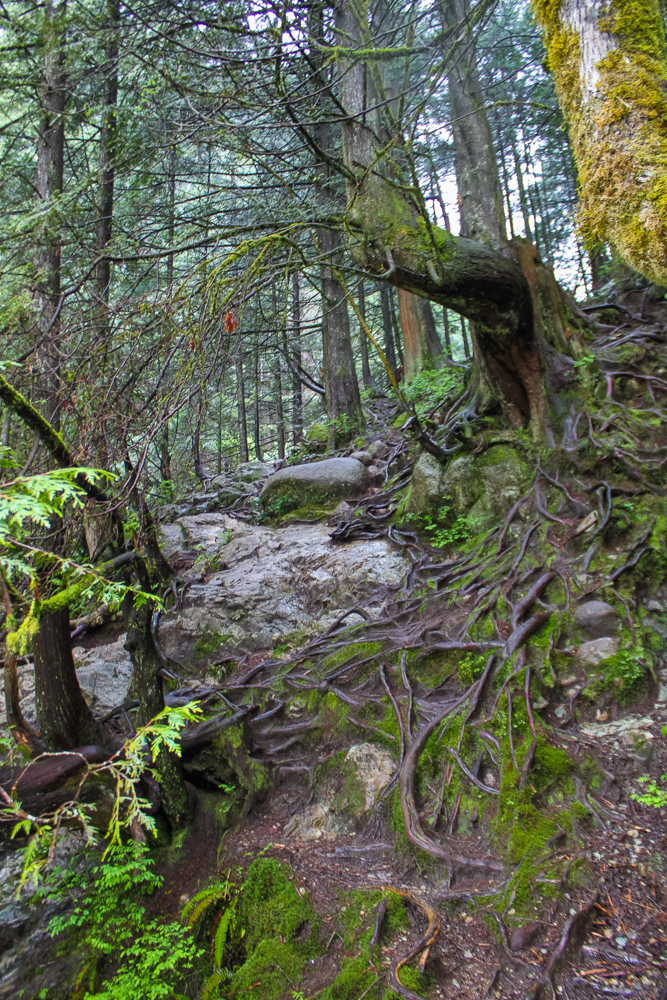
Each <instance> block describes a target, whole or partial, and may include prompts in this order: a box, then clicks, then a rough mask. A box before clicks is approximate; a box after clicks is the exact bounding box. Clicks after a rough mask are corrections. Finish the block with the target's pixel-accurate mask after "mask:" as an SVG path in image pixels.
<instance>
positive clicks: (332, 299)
mask: <svg viewBox="0 0 667 1000" xmlns="http://www.w3.org/2000/svg"><path fill="white" fill-rule="evenodd" d="M320 245H321V250H322V254H323V256H324V257H325V258H326V259H327V260H328V261H330V262H331V263H332V264H334V265H335V264H337V263H338V262H339V257H340V254H339V253H337V252H336V251H337V249H338V247H339V245H340V238H339V236H338V233H337V232H335V231H334V230H332V229H325V230H324V231H323V232H322V236H321V238H320ZM320 275H321V285H322V353H323V362H324V387H325V391H326V395H325V397H324V402H325V407H326V411H327V418H328V435H329V439H328V445H329V448H336V447H339V446H340V445H341V444H346V443H347V442H348V441H349V440H350V438H352V437H354V435H355V434H358V433H359V431H360V430H361V429H362V428H363V427H364V426H365V420H364V414H363V410H362V408H361V397H360V396H359V383H358V382H357V372H356V370H355V367H354V356H353V354H352V340H351V338H350V319H349V315H348V311H347V297H346V295H345V292H344V291H343V288H342V286H341V284H340V282H339V281H338V279H337V277H336V276H335V274H334V271H333V269H332V267H331V266H329V265H327V264H323V265H322V266H321V268H320Z"/></svg>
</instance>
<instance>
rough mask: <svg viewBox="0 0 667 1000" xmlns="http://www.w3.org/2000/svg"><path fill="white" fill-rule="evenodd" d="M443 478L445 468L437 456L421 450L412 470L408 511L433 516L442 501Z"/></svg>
mask: <svg viewBox="0 0 667 1000" xmlns="http://www.w3.org/2000/svg"><path fill="white" fill-rule="evenodd" d="M444 478H445V470H444V469H443V467H442V465H441V464H440V462H439V461H438V460H437V458H435V457H434V456H433V455H430V454H429V453H428V452H427V451H425V452H422V454H421V455H420V456H419V458H418V459H417V462H416V464H415V467H414V469H413V470H412V487H411V489H410V499H409V500H408V504H407V509H408V512H409V513H410V514H421V515H428V516H430V517H434V516H435V515H436V514H437V510H438V507H440V506H441V505H442V503H443V492H444Z"/></svg>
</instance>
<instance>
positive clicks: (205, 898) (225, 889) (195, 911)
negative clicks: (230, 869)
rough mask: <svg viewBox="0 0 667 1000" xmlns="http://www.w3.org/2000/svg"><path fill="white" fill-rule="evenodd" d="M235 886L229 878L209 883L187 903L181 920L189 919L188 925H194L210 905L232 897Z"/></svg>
mask: <svg viewBox="0 0 667 1000" xmlns="http://www.w3.org/2000/svg"><path fill="white" fill-rule="evenodd" d="M233 889H234V887H233V886H232V884H231V883H230V881H229V878H227V879H226V880H225V882H224V883H220V882H218V883H216V884H215V885H209V886H207V888H206V889H202V890H201V892H198V893H197V894H196V895H195V896H193V897H192V899H191V900H189V902H187V903H186V904H185V906H184V907H183V910H182V912H181V920H187V922H188V927H193V926H194V924H196V923H197V921H198V920H199V919H200V917H201V916H202V915H203V914H204V913H205V912H206V910H207V909H208V908H209V906H212V905H213V904H214V903H223V902H226V901H227V900H228V899H230V897H231V895H232V892H233Z"/></svg>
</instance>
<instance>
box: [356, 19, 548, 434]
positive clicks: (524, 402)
mask: <svg viewBox="0 0 667 1000" xmlns="http://www.w3.org/2000/svg"><path fill="white" fill-rule="evenodd" d="M336 28H337V32H338V35H339V38H340V40H341V43H342V44H343V45H345V46H347V47H348V51H349V47H350V46H351V45H352V46H358V47H359V48H362V46H363V45H368V44H370V32H369V28H368V9H367V7H364V6H363V5H362V4H359V5H355V6H354V7H352V6H351V5H349V4H345V5H340V6H339V7H337V8H336ZM370 68H371V70H372V62H371V63H370ZM375 85H376V88H377V91H378V97H379V103H380V104H382V105H384V106H385V108H386V107H387V105H386V96H387V95H386V94H385V93H384V90H383V87H382V83H381V80H380V79H379V77H378V75H377V74H376V79H375ZM338 95H339V99H340V101H341V103H342V105H343V107H344V108H345V110H346V113H347V116H348V117H347V118H346V120H345V122H344V124H343V157H344V162H345V167H346V168H347V172H348V184H347V194H348V210H347V226H348V230H349V233H350V237H351V244H352V250H353V253H354V255H355V257H356V259H357V260H358V262H359V263H360V264H361V265H362V266H363V267H364V268H366V269H367V270H369V271H371V272H373V273H374V274H377V275H381V276H383V277H384V278H385V279H386V280H388V281H390V282H392V283H393V284H394V285H396V286H397V287H399V288H403V289H406V290H407V291H409V292H413V293H414V294H417V295H421V296H423V297H425V298H428V299H432V300H433V301H435V302H439V303H441V304H442V305H445V306H447V307H449V308H450V309H454V310H455V311H456V312H458V313H461V314H463V315H465V316H467V317H468V318H469V319H471V320H473V322H474V324H475V331H476V336H477V344H478V346H479V350H480V352H481V354H482V356H483V359H484V365H485V368H486V370H487V372H488V377H489V379H490V381H491V383H492V385H493V388H494V391H495V392H496V394H497V396H498V398H499V399H500V400H501V401H502V403H503V405H504V409H505V412H506V414H507V419H508V421H509V423H510V425H511V426H514V427H522V426H526V425H527V424H530V425H531V427H532V431H533V435H534V437H536V438H542V437H543V435H544V429H545V428H547V427H548V426H549V413H548V405H547V393H546V388H545V377H544V367H543V362H542V357H541V354H540V350H539V344H538V339H537V337H536V334H535V327H534V320H533V303H532V297H531V294H530V288H529V286H528V282H527V281H526V278H525V276H524V275H523V273H522V272H521V270H520V268H519V267H517V265H516V264H515V263H514V261H512V260H511V259H508V257H505V256H504V255H503V254H502V253H500V252H499V251H497V250H495V249H493V248H492V247H490V246H487V245H485V244H484V243H481V242H478V241H475V240H470V239H467V238H462V237H458V238H457V237H455V236H453V235H452V234H451V233H449V232H446V231H445V230H442V229H439V228H437V227H435V226H434V225H433V224H432V223H431V221H430V218H429V215H428V212H427V210H426V206H425V204H424V202H423V198H422V197H421V193H420V191H419V190H418V188H417V187H416V186H415V185H414V184H413V183H412V178H411V177H410V176H406V173H405V155H404V152H403V151H402V150H400V149H399V146H398V143H399V141H400V140H399V139H397V138H394V139H393V140H392V142H391V143H389V144H385V145H383V146H382V148H380V144H379V142H378V139H377V137H378V136H380V135H382V134H383V129H382V127H381V122H380V120H379V117H378V115H379V112H378V111H376V110H373V109H370V110H369V109H368V108H367V107H366V101H365V88H364V63H363V61H361V60H356V61H355V60H353V59H351V58H350V56H349V55H348V54H347V53H346V52H342V53H341V55H340V56H339V61H338ZM376 106H377V105H376ZM386 113H390V112H389V111H387V112H386ZM393 134H394V136H395V135H396V127H395V125H394V127H393ZM397 179H398V180H397Z"/></svg>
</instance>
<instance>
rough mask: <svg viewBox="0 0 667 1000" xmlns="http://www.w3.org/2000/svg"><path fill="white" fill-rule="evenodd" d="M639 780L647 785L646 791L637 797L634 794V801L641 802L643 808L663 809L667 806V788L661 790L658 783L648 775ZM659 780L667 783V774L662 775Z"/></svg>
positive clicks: (632, 796)
mask: <svg viewBox="0 0 667 1000" xmlns="http://www.w3.org/2000/svg"><path fill="white" fill-rule="evenodd" d="M637 780H638V781H641V782H642V784H645V785H646V791H645V792H643V793H642V794H641V795H636V794H635V793H634V792H633V793H632V795H631V796H630V798H632V799H634V800H635V802H641V804H642V805H643V806H652V808H653V809H662V807H663V806H667V787H665V788H659V787H658V783H657V782H656V781H655V780H654V779H653V778H648V777H646V775H644V776H643V777H641V778H638V779H637ZM659 780H660V781H667V774H663V775H661V777H660V779H659Z"/></svg>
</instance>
